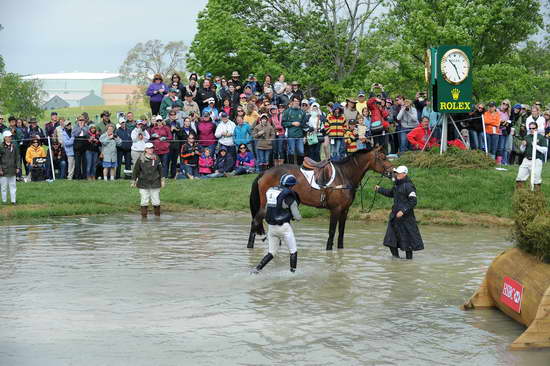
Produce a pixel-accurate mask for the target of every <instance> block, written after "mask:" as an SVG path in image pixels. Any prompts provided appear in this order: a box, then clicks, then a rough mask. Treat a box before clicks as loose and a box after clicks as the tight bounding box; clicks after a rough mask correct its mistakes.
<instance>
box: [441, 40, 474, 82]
mask: <svg viewBox="0 0 550 366" xmlns="http://www.w3.org/2000/svg"><path fill="white" fill-rule="evenodd" d="M469 72H470V60H469V59H468V56H467V55H466V54H465V53H464V52H462V51H461V50H459V49H456V48H455V49H452V50H449V51H447V52H445V54H444V55H443V57H442V58H441V73H442V74H443V78H444V79H445V80H447V82H449V83H451V84H454V85H458V84H460V83H461V82H463V81H464V80H466V78H467V77H468V73H469Z"/></svg>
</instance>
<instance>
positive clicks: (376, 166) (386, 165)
mask: <svg viewBox="0 0 550 366" xmlns="http://www.w3.org/2000/svg"><path fill="white" fill-rule="evenodd" d="M370 155H371V156H370V159H369V166H370V168H371V169H372V170H374V171H375V172H378V173H380V174H382V175H383V176H384V177H386V178H389V179H392V178H393V165H392V163H390V161H389V160H388V159H387V157H386V154H385V153H384V150H382V146H377V147H375V148H374V149H373V150H372V151H371V152H370Z"/></svg>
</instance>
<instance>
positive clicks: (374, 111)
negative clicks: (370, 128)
mask: <svg viewBox="0 0 550 366" xmlns="http://www.w3.org/2000/svg"><path fill="white" fill-rule="evenodd" d="M367 108H368V109H369V111H370V121H371V125H372V124H373V123H374V122H378V121H382V126H383V127H384V130H385V131H387V130H388V127H389V126H390V124H389V123H388V121H387V120H386V119H387V118H388V115H389V112H388V110H387V109H386V108H384V107H383V106H382V100H381V99H380V98H378V97H374V96H373V97H371V98H369V100H368V101H367ZM374 144H375V145H380V146H383V147H384V148H386V145H388V143H387V136H385V135H382V133H378V134H377V135H376V136H374Z"/></svg>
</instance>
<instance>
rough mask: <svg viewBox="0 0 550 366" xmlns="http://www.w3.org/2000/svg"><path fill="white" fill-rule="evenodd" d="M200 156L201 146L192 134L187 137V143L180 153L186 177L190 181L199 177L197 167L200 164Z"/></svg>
mask: <svg viewBox="0 0 550 366" xmlns="http://www.w3.org/2000/svg"><path fill="white" fill-rule="evenodd" d="M199 155H200V150H199V145H198V144H197V142H196V140H195V135H194V134H190V135H189V136H188V137H187V142H185V143H184V144H183V145H182V146H181V153H180V158H181V163H182V164H181V165H182V170H183V172H184V173H185V175H184V176H186V177H187V178H189V179H194V178H195V177H198V171H197V166H198V164H199Z"/></svg>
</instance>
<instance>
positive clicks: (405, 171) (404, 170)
mask: <svg viewBox="0 0 550 366" xmlns="http://www.w3.org/2000/svg"><path fill="white" fill-rule="evenodd" d="M393 171H394V172H396V173H398V174H408V173H409V169H407V167H406V166H405V165H400V166H398V167H397V168H395V169H394V170H393Z"/></svg>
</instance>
